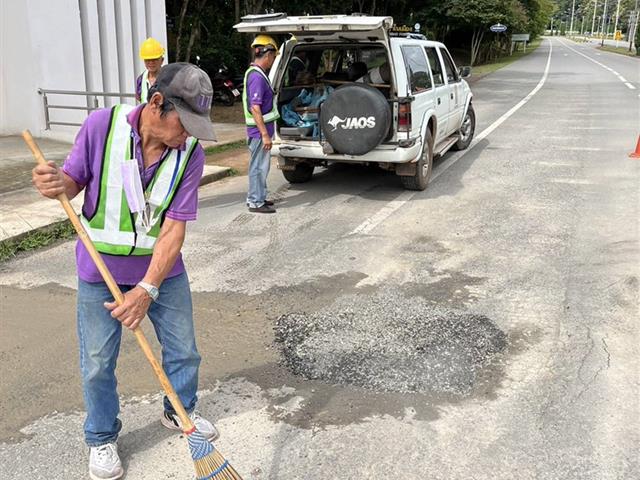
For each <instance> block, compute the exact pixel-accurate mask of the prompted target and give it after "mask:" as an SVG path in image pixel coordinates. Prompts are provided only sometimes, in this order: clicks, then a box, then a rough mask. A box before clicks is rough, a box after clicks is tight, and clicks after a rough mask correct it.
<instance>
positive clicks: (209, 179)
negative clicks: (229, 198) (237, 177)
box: [200, 165, 231, 187]
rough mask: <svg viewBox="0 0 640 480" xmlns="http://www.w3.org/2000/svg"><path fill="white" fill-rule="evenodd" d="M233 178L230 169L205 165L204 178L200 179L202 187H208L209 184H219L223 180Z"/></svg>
mask: <svg viewBox="0 0 640 480" xmlns="http://www.w3.org/2000/svg"><path fill="white" fill-rule="evenodd" d="M230 176H231V168H230V167H218V166H215V165H205V166H204V170H203V172H202V178H201V179H200V186H201V187H202V186H204V185H208V184H209V183H213V182H217V181H218V180H222V179H223V178H227V177H230Z"/></svg>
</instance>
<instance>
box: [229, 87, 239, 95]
mask: <svg viewBox="0 0 640 480" xmlns="http://www.w3.org/2000/svg"><path fill="white" fill-rule="evenodd" d="M231 93H233V96H234V97H239V96H240V92H239V91H238V89H237V88H234V89H233V90H231Z"/></svg>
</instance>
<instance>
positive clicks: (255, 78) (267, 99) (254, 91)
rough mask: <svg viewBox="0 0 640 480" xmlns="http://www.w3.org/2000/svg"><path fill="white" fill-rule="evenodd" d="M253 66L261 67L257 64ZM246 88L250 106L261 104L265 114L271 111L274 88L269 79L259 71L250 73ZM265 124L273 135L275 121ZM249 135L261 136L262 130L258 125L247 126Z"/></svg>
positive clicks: (251, 136) (250, 136) (261, 109)
mask: <svg viewBox="0 0 640 480" xmlns="http://www.w3.org/2000/svg"><path fill="white" fill-rule="evenodd" d="M253 66H254V67H256V68H260V67H258V66H257V65H253ZM265 75H266V74H265ZM245 89H246V91H247V103H248V104H249V108H251V107H252V106H254V105H260V111H261V112H262V114H263V115H265V114H267V113H269V112H270V111H271V107H272V106H273V90H272V89H271V85H270V84H269V82H267V79H266V78H264V77H263V76H262V75H260V73H259V72H251V73H249V77H248V78H247V84H246V85H245ZM265 126H266V127H267V132H269V135H270V136H272V137H273V133H274V131H275V122H269V123H265ZM247 136H248V137H249V138H261V136H260V130H258V127H247Z"/></svg>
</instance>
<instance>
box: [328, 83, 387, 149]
mask: <svg viewBox="0 0 640 480" xmlns="http://www.w3.org/2000/svg"><path fill="white" fill-rule="evenodd" d="M391 121H392V115H391V107H390V106H389V102H388V101H387V99H386V98H385V96H384V95H383V94H382V93H381V92H380V91H379V90H377V89H376V88H374V87H371V86H369V85H366V84H364V83H350V84H346V85H342V86H340V87H338V88H336V89H335V90H334V91H333V92H331V94H330V95H329V97H328V98H327V100H326V101H325V102H324V103H323V104H322V108H321V110H320V126H321V128H322V136H323V137H324V138H326V140H327V141H328V142H329V144H330V145H331V146H332V147H333V150H334V151H335V152H336V153H342V154H346V155H364V154H365V153H368V152H370V151H371V150H373V149H374V148H376V147H377V146H378V145H380V143H382V141H383V140H384V139H385V137H386V136H387V135H388V133H389V128H390V126H391Z"/></svg>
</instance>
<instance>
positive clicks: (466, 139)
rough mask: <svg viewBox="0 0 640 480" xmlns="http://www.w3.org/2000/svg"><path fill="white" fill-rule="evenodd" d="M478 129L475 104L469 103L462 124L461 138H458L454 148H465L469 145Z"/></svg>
mask: <svg viewBox="0 0 640 480" xmlns="http://www.w3.org/2000/svg"><path fill="white" fill-rule="evenodd" d="M475 131H476V112H475V111H474V110H473V105H471V104H469V108H468V109H467V113H466V115H465V116H464V120H463V121H462V125H461V126H460V131H459V133H460V140H458V141H457V142H456V143H455V144H454V145H453V147H451V149H452V150H464V149H466V148H468V147H469V145H470V144H471V140H473V134H474V133H475Z"/></svg>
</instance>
